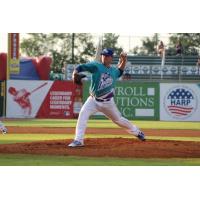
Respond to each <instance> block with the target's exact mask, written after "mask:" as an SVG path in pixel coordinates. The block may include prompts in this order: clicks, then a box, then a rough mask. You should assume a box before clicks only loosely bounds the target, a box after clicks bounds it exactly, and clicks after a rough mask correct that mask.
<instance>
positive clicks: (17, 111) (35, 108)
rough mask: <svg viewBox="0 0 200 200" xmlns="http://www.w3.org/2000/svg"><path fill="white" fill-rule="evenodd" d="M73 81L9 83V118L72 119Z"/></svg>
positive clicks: (18, 81) (14, 81) (17, 81)
mask: <svg viewBox="0 0 200 200" xmlns="http://www.w3.org/2000/svg"><path fill="white" fill-rule="evenodd" d="M74 93H75V86H74V84H73V83H72V82H71V81H54V82H53V81H20V80H12V81H11V80H10V81H7V117H8V118H11V117H14V118H72V117H73V102H74Z"/></svg>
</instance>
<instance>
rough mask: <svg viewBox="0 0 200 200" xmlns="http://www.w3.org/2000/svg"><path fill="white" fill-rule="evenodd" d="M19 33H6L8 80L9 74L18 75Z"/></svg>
mask: <svg viewBox="0 0 200 200" xmlns="http://www.w3.org/2000/svg"><path fill="white" fill-rule="evenodd" d="M19 72H20V61H19V33H8V66H7V74H8V79H9V78H10V74H19Z"/></svg>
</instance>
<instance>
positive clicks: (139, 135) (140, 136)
mask: <svg viewBox="0 0 200 200" xmlns="http://www.w3.org/2000/svg"><path fill="white" fill-rule="evenodd" d="M137 137H138V139H139V140H141V141H145V140H146V139H145V135H144V133H143V132H142V131H140V132H139V133H138V136H137Z"/></svg>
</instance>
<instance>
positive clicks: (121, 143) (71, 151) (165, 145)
mask: <svg viewBox="0 0 200 200" xmlns="http://www.w3.org/2000/svg"><path fill="white" fill-rule="evenodd" d="M70 142H71V140H56V141H43V142H32V143H17V144H2V145H0V153H8V154H41V155H66V156H90V157H121V158H200V151H199V149H200V142H188V141H187V142H183V141H160V140H147V141H145V142H141V141H139V140H135V139H127V138H112V139H110V138H109V139H108V138H104V139H86V140H85V147H79V148H70V147H67V145H68V144H69V143H70Z"/></svg>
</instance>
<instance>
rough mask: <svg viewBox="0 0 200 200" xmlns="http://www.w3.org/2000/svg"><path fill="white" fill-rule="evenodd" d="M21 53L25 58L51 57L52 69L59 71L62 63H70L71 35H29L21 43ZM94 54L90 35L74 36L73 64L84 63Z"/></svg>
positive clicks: (80, 34)
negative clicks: (55, 68)
mask: <svg viewBox="0 0 200 200" xmlns="http://www.w3.org/2000/svg"><path fill="white" fill-rule="evenodd" d="M20 46H21V52H22V53H24V54H25V55H26V56H31V57H38V56H41V55H48V56H51V57H52V59H53V63H52V67H57V68H59V69H61V68H62V67H63V65H64V63H72V34H71V33H49V34H43V33H29V34H28V37H27V38H24V39H23V40H22V42H21V45H20ZM94 53H95V47H94V45H93V42H92V35H91V34H88V33H77V34H74V62H75V63H82V62H86V61H87V60H88V59H89V58H90V57H91V56H93V55H94Z"/></svg>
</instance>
